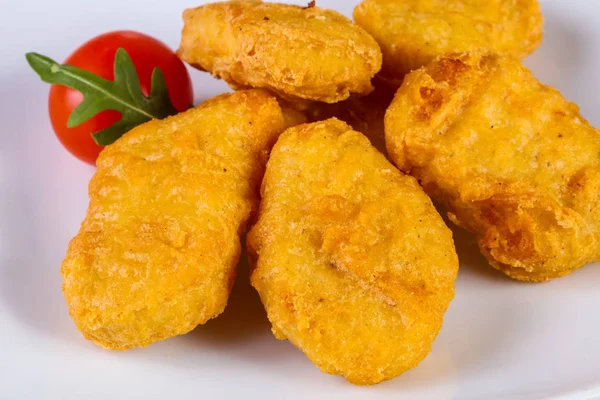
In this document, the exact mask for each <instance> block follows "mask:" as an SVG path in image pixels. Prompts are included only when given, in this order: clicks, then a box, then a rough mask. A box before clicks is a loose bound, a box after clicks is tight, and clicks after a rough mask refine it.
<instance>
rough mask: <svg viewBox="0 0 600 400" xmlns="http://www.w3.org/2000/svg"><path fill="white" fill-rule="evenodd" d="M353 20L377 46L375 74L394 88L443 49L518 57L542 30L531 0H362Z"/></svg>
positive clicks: (535, 43) (535, 4) (529, 50)
mask: <svg viewBox="0 0 600 400" xmlns="http://www.w3.org/2000/svg"><path fill="white" fill-rule="evenodd" d="M354 20H355V21H356V23H357V24H358V25H360V26H362V27H363V28H365V30H366V31H367V32H369V33H370V34H371V35H373V37H374V38H375V40H377V42H378V43H379V45H380V46H381V51H382V52H383V68H382V70H381V73H380V77H381V78H383V80H384V81H386V82H388V83H389V84H391V85H392V86H395V87H398V86H399V85H400V84H401V83H402V78H403V77H404V75H405V74H407V73H408V72H410V71H411V70H414V69H417V68H419V67H422V66H424V65H426V64H428V63H429V62H430V61H432V60H433V59H434V58H435V57H436V56H438V55H443V54H445V53H449V52H462V51H469V50H475V49H478V48H483V49H489V50H493V51H495V52H501V53H505V54H507V55H511V56H513V57H516V58H518V59H523V58H525V57H526V56H527V55H529V54H531V53H532V52H533V51H534V50H535V49H536V48H537V47H538V46H539V45H540V43H541V41H542V31H543V18H542V13H541V10H540V6H539V4H538V1H537V0H484V1H481V0H364V1H363V2H362V3H361V4H359V5H358V6H357V7H356V8H355V9H354Z"/></svg>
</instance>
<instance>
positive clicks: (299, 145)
mask: <svg viewBox="0 0 600 400" xmlns="http://www.w3.org/2000/svg"><path fill="white" fill-rule="evenodd" d="M262 196H263V199H262V202H261V207H260V213H259V218H258V223H257V224H256V225H255V226H254V227H253V228H252V230H251V232H250V233H249V235H248V251H249V253H250V254H251V258H253V259H254V262H256V268H255V269H254V271H253V273H252V278H251V280H252V285H253V286H254V287H255V288H256V289H257V290H258V292H259V294H260V297H261V299H262V302H263V304H264V305H265V308H266V310H267V314H268V317H269V320H270V321H271V323H272V324H273V333H274V334H275V336H276V337H277V338H279V339H288V340H289V341H291V342H292V343H293V344H294V345H295V346H297V347H298V348H300V349H301V350H302V351H303V352H304V353H305V354H306V356H307V357H308V358H309V359H310V360H311V361H313V362H314V363H315V364H316V365H317V366H318V367H319V368H320V369H321V370H323V371H324V372H327V373H331V374H339V375H342V376H344V377H345V378H346V379H348V380H349V381H350V382H352V383H355V384H374V383H378V382H381V381H383V380H386V379H390V378H393V377H395V376H398V375H400V374H401V373H403V372H405V371H406V370H408V369H411V368H414V367H415V366H416V365H417V364H418V363H419V362H420V361H421V360H422V359H423V358H425V356H426V355H427V354H428V353H429V352H430V350H431V344H432V342H433V340H434V339H435V337H436V335H437V334H438V331H439V330H440V327H441V325H442V319H443V315H444V313H445V311H446V309H447V307H448V304H449V303H450V301H451V299H452V298H453V296H454V281H455V279H456V275H457V270H458V260H457V256H456V252H455V249H454V244H453V241H452V233H451V232H450V230H449V229H448V228H447V227H446V225H445V224H444V222H443V220H442V218H441V217H440V216H439V214H438V213H437V211H436V210H435V208H434V207H433V205H432V204H431V200H430V199H429V198H428V197H427V196H426V195H425V193H424V192H423V190H422V189H421V188H420V187H419V185H418V183H417V181H416V180H415V179H414V178H412V177H409V176H406V175H404V174H402V173H400V172H399V171H398V170H397V169H396V168H394V167H393V166H392V165H391V164H390V163H389V162H388V161H387V160H386V159H385V157H384V156H383V155H382V154H381V153H380V152H378V151H377V150H375V148H373V147H372V146H371V144H370V143H369V140H368V139H367V138H366V137H365V136H364V135H362V134H360V133H358V132H356V131H353V130H352V128H351V127H350V126H348V125H347V124H345V123H343V122H341V121H339V120H337V119H335V118H333V119H329V120H327V121H324V122H317V123H313V124H305V125H299V126H297V127H294V128H290V129H288V130H287V131H286V132H284V133H283V134H282V135H281V137H280V138H279V140H278V142H277V144H276V145H275V147H274V149H273V151H272V153H271V158H270V159H269V162H268V165H267V170H266V174H265V178H264V180H263V184H262Z"/></svg>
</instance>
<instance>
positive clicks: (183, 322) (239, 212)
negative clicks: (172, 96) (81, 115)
mask: <svg viewBox="0 0 600 400" xmlns="http://www.w3.org/2000/svg"><path fill="white" fill-rule="evenodd" d="M285 128H286V125H285V122H284V116H283V114H282V111H281V108H280V107H279V105H278V103H277V101H276V100H275V98H273V97H272V96H271V95H269V94H268V93H267V92H265V91H261V90H250V91H241V92H237V93H235V94H225V95H222V96H218V97H216V98H213V99H211V100H208V101H206V102H205V103H204V104H202V105H200V106H198V107H196V108H194V109H191V110H189V111H186V112H184V113H181V114H178V115H176V116H173V117H170V118H166V119H164V120H153V121H150V122H148V123H145V124H143V125H140V126H138V127H136V128H134V129H133V130H131V131H130V132H128V133H127V134H125V135H124V136H122V137H121V138H120V139H119V140H117V141H116V142H115V143H114V144H112V145H110V146H108V147H106V148H105V149H104V150H103V151H102V153H101V154H100V157H99V158H98V161H97V164H98V170H97V172H96V174H95V175H94V177H93V178H92V180H91V182H90V186H89V196H90V205H89V209H88V212H87V216H86V218H85V220H84V221H83V223H82V224H81V229H80V231H79V233H78V234H77V236H75V238H73V240H72V241H71V243H70V244H69V249H68V252H67V256H66V258H65V260H64V262H63V264H62V268H61V273H62V276H63V278H64V282H63V291H64V294H65V297H66V300H67V304H68V306H69V313H70V315H71V317H72V318H73V320H74V321H75V323H76V324H77V327H78V328H79V330H80V331H81V332H82V333H83V335H84V336H85V337H86V338H87V339H89V340H92V341H93V342H94V343H96V344H97V345H99V346H102V347H105V348H107V349H115V350H125V349H128V348H131V347H140V346H147V345H149V344H151V343H153V342H156V341H158V340H161V339H165V338H169V337H172V336H176V335H181V334H184V333H187V332H189V331H191V330H192V329H194V328H195V327H196V326H197V325H199V324H203V323H205V322H206V321H207V320H209V319H211V318H214V317H216V316H217V315H219V314H220V313H221V312H223V310H224V308H225V305H226V304H227V298H228V296H229V292H230V289H231V286H232V284H233V281H234V278H235V267H236V264H237V261H238V258H239V255H240V234H242V233H244V229H245V226H246V222H247V220H248V217H249V216H250V213H251V212H252V211H253V210H255V209H256V208H257V203H258V190H259V185H260V181H261V179H262V174H263V171H264V167H265V163H266V160H267V157H268V153H269V150H270V148H271V146H272V145H273V144H274V143H275V141H276V139H277V136H278V135H279V134H280V133H281V132H282V131H283V130H284V129H285Z"/></svg>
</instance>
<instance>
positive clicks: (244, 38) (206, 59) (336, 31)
mask: <svg viewBox="0 0 600 400" xmlns="http://www.w3.org/2000/svg"><path fill="white" fill-rule="evenodd" d="M183 19H184V28H183V32H182V38H181V45H180V47H179V50H178V52H177V53H178V55H179V57H181V59H183V60H185V61H186V62H188V63H190V64H191V65H193V66H195V67H199V68H200V69H202V70H205V71H209V72H211V73H212V74H213V75H214V76H216V77H219V78H222V79H224V80H225V81H227V83H229V84H230V85H231V86H232V87H233V88H235V89H239V88H248V87H260V88H265V89H267V90H269V91H271V92H272V93H274V94H276V95H278V96H279V97H281V98H283V99H286V100H288V101H289V102H291V103H292V104H294V103H298V105H299V107H306V105H307V104H308V102H309V101H313V100H316V101H323V102H328V103H334V102H337V101H341V100H344V99H346V98H348V97H349V96H350V94H351V93H357V94H368V93H370V92H371V90H372V86H371V78H373V76H374V75H375V74H376V73H377V71H379V69H380V68H381V51H380V50H379V46H378V45H377V43H376V42H375V40H374V39H373V38H372V37H371V36H369V34H367V33H366V32H365V31H364V30H363V29H362V28H360V27H359V26H357V25H355V24H353V23H352V21H350V20H349V19H347V18H346V17H344V16H343V15H341V14H339V13H337V12H335V11H331V10H326V9H322V8H319V7H304V8H303V7H298V6H292V5H287V4H277V3H264V4H263V3H261V2H260V1H239V2H231V3H213V4H207V5H204V6H201V7H198V8H194V9H188V10H186V11H185V12H184V15H183Z"/></svg>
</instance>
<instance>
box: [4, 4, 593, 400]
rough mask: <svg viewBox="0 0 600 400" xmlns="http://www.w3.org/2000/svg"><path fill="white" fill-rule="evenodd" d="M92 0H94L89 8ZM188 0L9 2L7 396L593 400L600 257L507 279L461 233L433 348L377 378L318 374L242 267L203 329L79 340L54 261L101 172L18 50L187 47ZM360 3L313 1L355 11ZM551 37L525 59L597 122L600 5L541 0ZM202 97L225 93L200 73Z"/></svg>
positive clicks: (56, 53) (61, 52) (60, 54)
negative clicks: (122, 32)
mask: <svg viewBox="0 0 600 400" xmlns="http://www.w3.org/2000/svg"><path fill="white" fill-rule="evenodd" d="M90 3H91V4H90ZM197 3H199V2H198V1H193V0H169V1H164V2H161V1H156V2H150V1H144V0H103V1H95V2H93V3H92V2H83V1H77V0H72V1H68V0H53V1H46V0H44V1H23V0H8V4H7V1H6V0H3V1H2V4H3V6H2V12H1V13H0V37H1V38H2V39H1V40H2V46H1V48H2V61H1V62H0V94H1V96H0V124H1V126H2V128H0V132H1V134H0V138H1V139H2V141H1V143H0V399H86V400H92V399H99V400H106V399H107V398H126V399H134V398H143V399H175V398H203V399H216V398H257V399H259V398H276V399H280V398H289V399H306V398H327V399H332V400H334V399H358V398H369V399H380V398H386V399H387V398H390V399H392V398H393V399H411V400H416V399H461V400H463V399H465V400H469V399H486V400H490V399H505V398H511V399H538V398H540V399H541V398H560V399H589V398H594V396H600V290H599V287H600V268H598V266H597V265H590V266H587V267H586V268H584V269H582V270H580V271H578V272H576V273H574V274H572V275H571V276H568V277H566V278H562V279H559V280H556V281H553V282H550V283H547V284H541V285H529V284H522V283H518V282H515V281H511V280H509V279H507V278H505V277H504V276H503V275H501V274H500V273H497V272H495V271H493V270H492V269H491V268H489V267H487V266H486V262H485V260H484V259H483V258H482V257H481V256H480V255H479V253H478V251H477V249H476V247H475V245H474V242H473V240H472V238H471V237H470V236H469V235H466V234H463V233H461V232H458V233H457V235H456V243H457V247H458V250H459V255H460V257H461V270H460V274H459V279H458V282H457V285H456V286H457V287H456V298H455V300H454V301H453V303H452V305H451V307H450V310H449V311H448V313H447V315H446V320H445V324H444V328H443V330H442V332H441V334H440V336H439V337H438V339H437V341H436V342H435V345H434V347H433V352H432V353H431V355H430V356H429V357H428V358H427V359H426V360H425V361H424V362H423V363H422V364H421V365H420V366H419V367H418V368H417V369H415V370H413V371H410V372H408V373H406V374H404V375H403V376H401V377H399V378H397V379H394V380H392V381H389V382H385V383H382V384H380V385H376V386H373V387H364V388H363V387H355V386H352V385H350V384H349V383H346V382H345V381H344V380H343V379H342V378H340V377H336V376H329V375H325V374H322V373H320V372H319V371H318V369H317V368H316V367H314V366H313V365H312V364H311V363H310V362H309V361H308V360H307V359H306V358H305V357H304V356H303V355H302V353H301V352H300V351H298V350H296V349H295V348H294V347H293V346H292V345H291V344H289V343H287V342H279V341H277V340H276V339H275V338H274V337H273V336H272V334H271V332H270V329H269V328H270V327H269V324H268V322H267V320H266V317H265V313H264V310H263V309H262V306H261V304H260V302H259V300H258V297H257V295H256V293H255V292H254V291H253V290H252V289H251V288H250V287H249V285H248V283H247V267H245V266H242V267H241V272H240V279H239V280H238V282H237V284H236V287H235V289H234V293H233V295H232V298H231V301H230V304H229V306H228V308H227V310H226V311H225V313H224V314H223V315H222V316H221V317H219V318H218V319H216V320H214V321H211V322H209V323H208V324H207V325H205V326H202V327H200V328H198V329H196V331H194V332H193V333H191V334H189V335H186V336H184V337H178V338H175V339H170V340H166V341H163V342H161V343H158V344H155V345H153V346H151V347H149V348H146V349H138V350H132V351H128V352H125V353H118V352H109V351H105V350H102V349H100V348H98V347H96V346H94V345H93V344H91V343H90V342H87V341H85V340H84V339H83V338H82V336H81V334H80V333H79V332H78V331H77V329H76V328H75V326H74V324H73V323H72V322H71V320H70V318H69V316H68V315H67V309H66V306H65V302H64V299H63V296H62V293H61V289H60V284H61V278H60V275H59V266H60V263H61V260H62V258H63V256H64V253H65V249H66V246H67V243H68V241H69V239H70V238H71V237H72V236H73V235H74V234H75V233H76V232H77V229H78V226H79V223H80V221H81V219H82V218H83V215H84V212H85V210H86V207H87V183H88V180H89V178H90V177H91V175H92V173H93V168H91V167H88V166H86V165H85V164H83V163H81V162H79V161H77V160H76V159H75V158H73V157H71V156H70V155H69V154H68V153H67V152H66V151H65V150H64V149H63V148H62V147H61V145H60V144H59V143H58V141H57V140H56V139H55V137H54V134H53V133H52V130H51V128H50V125H49V121H48V117H47V110H46V98H47V97H46V96H47V92H48V86H47V85H45V84H43V83H42V82H41V81H40V80H39V78H38V77H37V76H36V75H35V74H34V73H33V71H31V70H30V69H29V67H28V66H27V65H26V63H25V58H24V53H25V52H27V51H38V52H42V53H44V54H47V55H49V56H51V57H52V58H55V59H58V60H61V59H64V58H65V57H66V56H67V55H68V54H69V53H70V52H71V51H72V50H73V49H75V48H76V47H77V46H78V45H79V44H81V43H82V42H83V41H84V40H86V39H88V38H91V37H93V36H95V35H97V34H100V33H103V32H106V31H110V30H114V29H134V30H139V31H142V32H146V33H148V34H151V35H153V36H156V37H158V38H160V39H162V40H164V41H165V42H167V43H168V44H169V45H171V46H172V47H176V46H177V44H178V37H179V30H180V27H181V11H182V10H183V9H184V8H186V7H190V6H194V5H197ZM356 3H357V1H356V0H353V1H346V0H339V1H334V0H330V1H326V0H320V1H319V4H320V5H321V6H324V7H331V8H335V9H338V10H340V11H342V12H344V13H345V14H346V15H350V14H351V10H352V8H353V6H354V5H355V4H356ZM542 3H543V7H544V13H545V16H546V33H545V38H544V44H543V45H542V47H541V48H540V49H539V50H538V51H537V52H536V53H535V55H533V56H532V57H531V58H530V59H528V60H527V65H529V66H530V67H531V68H533V70H534V72H535V73H536V74H537V75H538V76H539V77H540V78H541V79H542V80H543V81H544V82H547V83H549V84H552V85H554V86H556V87H557V88H558V89H559V90H561V91H562V92H563V93H564V94H565V95H566V96H567V97H568V98H569V99H571V100H573V101H575V102H577V103H578V104H579V105H580V106H581V110H582V113H583V115H584V116H585V117H586V118H588V119H589V120H590V121H591V122H592V123H593V124H595V125H596V126H600V113H599V112H598V102H597V98H598V93H600V25H599V24H598V22H597V21H598V17H599V16H600V1H599V0H571V1H567V0H547V1H543V0H542ZM192 76H193V78H194V80H195V89H196V101H197V102H199V101H201V100H203V99H206V98H208V97H211V96H213V95H216V94H218V93H220V92H222V91H225V90H227V87H226V85H225V84H223V83H222V82H217V81H215V80H213V79H212V78H210V76H208V74H203V73H200V72H197V71H192Z"/></svg>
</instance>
